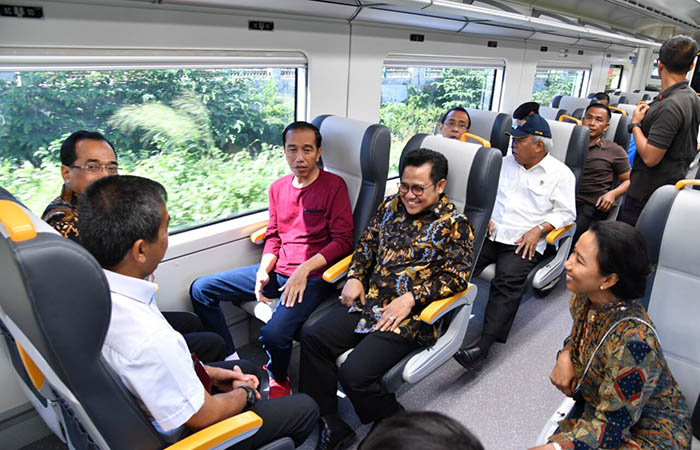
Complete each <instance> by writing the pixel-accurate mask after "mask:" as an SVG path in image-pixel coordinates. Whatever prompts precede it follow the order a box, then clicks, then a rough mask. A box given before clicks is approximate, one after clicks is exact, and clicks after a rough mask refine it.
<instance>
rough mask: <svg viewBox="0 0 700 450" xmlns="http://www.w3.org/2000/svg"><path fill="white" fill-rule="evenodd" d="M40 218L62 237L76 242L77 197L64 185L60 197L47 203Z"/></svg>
mask: <svg viewBox="0 0 700 450" xmlns="http://www.w3.org/2000/svg"><path fill="white" fill-rule="evenodd" d="M41 218H42V220H44V222H46V223H48V224H49V225H51V226H52V227H54V228H55V229H56V231H58V232H59V233H61V235H62V236H63V237H67V238H68V239H70V240H72V241H75V242H78V196H77V195H76V194H75V192H73V191H72V190H70V189H69V188H68V186H66V185H65V184H64V185H63V188H62V189H61V195H59V196H58V197H56V198H55V199H54V200H53V201H52V202H51V203H49V206H47V207H46V209H45V210H44V213H43V214H42V215H41Z"/></svg>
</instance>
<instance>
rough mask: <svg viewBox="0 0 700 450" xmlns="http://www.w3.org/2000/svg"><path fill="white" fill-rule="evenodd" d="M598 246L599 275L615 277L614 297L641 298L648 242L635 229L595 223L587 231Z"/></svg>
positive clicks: (647, 263)
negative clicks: (612, 275) (614, 275)
mask: <svg viewBox="0 0 700 450" xmlns="http://www.w3.org/2000/svg"><path fill="white" fill-rule="evenodd" d="M589 231H590V232H592V233H593V234H594V235H595V238H596V241H597V242H598V266H599V267H600V273H601V274H602V275H610V274H613V273H616V274H617V277H618V282H617V283H615V285H614V286H613V287H611V288H610V290H611V291H612V293H613V294H615V296H616V297H618V298H620V299H622V300H632V299H635V298H639V297H642V296H643V295H644V290H645V289H646V285H647V275H649V270H650V267H649V265H650V261H649V251H648V250H647V242H646V240H645V239H644V236H642V233H640V232H639V231H638V230H637V229H636V228H634V227H632V226H631V225H628V224H626V223H624V222H609V221H602V222H597V223H595V224H593V226H591V228H590V229H589Z"/></svg>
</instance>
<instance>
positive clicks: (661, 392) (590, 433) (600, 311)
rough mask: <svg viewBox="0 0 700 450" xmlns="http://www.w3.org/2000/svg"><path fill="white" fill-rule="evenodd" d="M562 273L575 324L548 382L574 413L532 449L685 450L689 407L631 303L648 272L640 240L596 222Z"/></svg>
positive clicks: (628, 230) (648, 324)
mask: <svg viewBox="0 0 700 450" xmlns="http://www.w3.org/2000/svg"><path fill="white" fill-rule="evenodd" d="M564 268H565V269H566V287H567V288H568V289H569V290H571V291H573V292H574V294H573V295H572V297H571V316H572V317H573V320H574V324H573V328H572V330H571V334H570V335H569V336H568V337H567V338H566V340H565V341H564V348H563V349H562V350H561V351H560V352H559V353H558V355H557V362H556V365H555V367H554V370H552V374H551V375H550V380H551V381H552V384H554V385H555V386H556V387H557V388H558V389H559V390H560V391H562V392H563V393H564V394H565V395H567V396H569V397H574V398H575V399H576V400H577V405H576V407H575V410H576V411H580V412H579V413H578V414H573V416H574V417H571V416H570V417H569V418H567V419H565V420H562V421H561V422H559V429H558V430H557V431H556V433H555V434H554V435H552V436H551V437H550V438H549V443H548V444H546V445H543V446H540V447H536V448H535V449H531V450H574V449H576V450H578V449H598V448H604V449H690V440H691V427H690V414H689V413H688V407H687V405H686V402H685V399H684V398H683V395H682V394H681V391H680V389H679V387H678V384H676V381H675V380H674V379H673V376H672V375H671V372H670V371H669V368H668V365H667V364H666V360H665V359H664V355H663V352H662V350H661V345H660V344H659V341H658V338H657V336H656V332H655V330H654V324H653V322H652V321H651V319H649V316H648V314H647V312H646V310H645V309H644V307H643V306H642V305H641V304H640V303H639V302H638V301H637V299H638V298H640V297H642V296H643V295H644V290H645V287H646V276H647V274H648V273H649V256H648V253H647V247H646V242H645V241H644V238H643V237H642V235H641V234H640V233H639V232H638V231H637V230H636V229H634V228H633V227H631V226H629V225H627V224H625V223H622V222H599V223H597V224H595V225H593V226H592V227H591V228H590V230H589V231H588V232H586V233H584V234H583V235H582V236H581V238H580V239H579V241H578V243H577V244H576V248H575V250H574V252H573V253H572V254H571V256H570V257H569V259H568V261H567V262H566V264H565V265H564ZM606 335H607V336H606ZM587 366H589V367H588V370H586V367H587Z"/></svg>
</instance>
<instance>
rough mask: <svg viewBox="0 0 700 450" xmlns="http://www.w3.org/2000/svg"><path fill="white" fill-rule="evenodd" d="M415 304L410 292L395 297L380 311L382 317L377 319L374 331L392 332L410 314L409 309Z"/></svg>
mask: <svg viewBox="0 0 700 450" xmlns="http://www.w3.org/2000/svg"><path fill="white" fill-rule="evenodd" d="M415 304H416V300H415V299H414V298H413V293H412V292H407V293H405V294H403V295H402V296H401V297H396V298H395V299H394V300H392V301H391V303H389V304H388V305H386V307H384V308H381V309H380V311H381V312H382V317H380V318H379V322H377V326H376V327H375V331H394V329H395V328H396V327H398V326H399V324H400V323H401V322H403V320H404V319H405V318H406V317H408V315H409V314H411V309H413V306H414V305H415Z"/></svg>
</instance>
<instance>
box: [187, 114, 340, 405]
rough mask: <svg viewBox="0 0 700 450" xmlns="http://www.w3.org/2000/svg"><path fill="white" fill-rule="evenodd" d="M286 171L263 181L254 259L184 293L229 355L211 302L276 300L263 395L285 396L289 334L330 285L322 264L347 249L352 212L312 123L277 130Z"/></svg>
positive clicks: (267, 335) (265, 332)
mask: <svg viewBox="0 0 700 450" xmlns="http://www.w3.org/2000/svg"><path fill="white" fill-rule="evenodd" d="M282 143H283V145H284V156H285V158H286V159H287V164H289V169H290V170H291V172H292V173H291V174H289V175H287V176H285V177H283V178H280V179H279V180H277V181H275V182H274V183H272V185H271V186H270V204H269V209H268V211H269V214H270V222H269V223H268V225H267V231H266V233H265V248H264V249H263V255H262V258H261V260H260V264H255V265H253V266H248V267H244V268H241V269H235V270H229V271H227V272H221V273H216V274H213V275H207V276H204V277H201V278H198V279H196V280H195V281H194V283H192V287H191V288H190V296H191V298H192V305H193V307H194V311H195V312H196V313H197V315H199V317H200V318H201V319H202V322H203V323H204V325H205V327H207V328H208V329H210V330H212V331H215V332H216V333H218V334H220V335H221V336H222V337H223V338H224V340H225V341H226V347H227V351H228V353H229V356H228V357H227V359H237V354H236V347H235V346H234V343H233V339H232V338H231V333H229V330H228V326H227V325H226V319H225V318H224V314H223V312H222V311H221V307H220V306H219V302H221V301H228V302H233V303H236V304H239V303H241V302H243V301H251V300H257V301H259V302H263V303H270V302H272V300H271V299H272V298H274V297H277V296H279V297H280V300H279V303H277V307H276V308H275V311H274V312H273V314H272V318H271V319H270V321H269V322H268V323H267V324H265V325H264V326H263V327H262V328H261V329H260V332H261V334H262V336H261V337H260V340H261V342H262V343H263V346H264V347H265V350H266V351H267V353H268V355H269V357H270V361H269V362H268V364H267V370H268V372H269V374H270V393H269V395H270V398H276V397H281V396H284V395H289V393H290V384H289V380H288V378H287V368H288V367H289V360H290V358H291V354H292V340H293V337H294V333H295V332H296V331H297V329H299V327H300V326H301V325H302V324H303V323H304V322H305V321H306V319H307V318H308V317H309V315H310V314H311V313H312V312H313V311H314V309H316V306H318V305H319V304H320V303H321V302H322V301H323V300H324V298H325V297H327V296H328V295H329V294H330V293H331V292H332V286H331V285H330V284H329V283H327V282H325V281H323V279H322V278H321V277H322V274H323V271H324V270H325V268H326V267H328V266H329V265H331V264H333V263H334V262H335V261H336V260H338V259H339V258H341V257H343V256H345V255H347V254H349V253H350V252H351V251H352V230H353V219H352V209H351V208H350V199H349V198H348V190H347V187H346V186H345V182H344V181H343V179H342V178H341V177H339V176H337V175H334V174H332V173H329V172H326V171H324V170H323V169H321V168H319V167H318V162H319V161H320V160H321V134H320V133H319V131H318V128H316V127H315V126H314V125H312V124H310V123H307V122H294V123H292V124H291V125H289V126H288V127H287V128H286V129H285V130H284V132H283V133H282Z"/></svg>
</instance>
